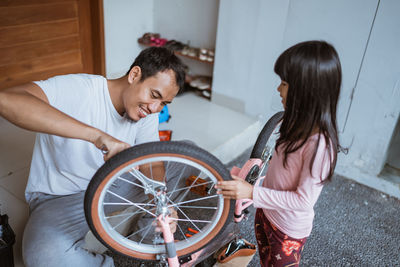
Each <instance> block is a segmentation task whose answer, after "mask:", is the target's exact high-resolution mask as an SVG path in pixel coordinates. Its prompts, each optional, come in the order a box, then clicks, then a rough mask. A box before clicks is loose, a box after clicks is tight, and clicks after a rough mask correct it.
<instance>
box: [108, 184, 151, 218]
mask: <svg viewBox="0 0 400 267" xmlns="http://www.w3.org/2000/svg"><path fill="white" fill-rule="evenodd" d="M107 192H108V193H110V194H112V195H114V196H116V197H118V198H120V199H122V200H125V201H126V202H128V203H130V204H132V205H134V206H135V207H137V208H139V209H141V210H143V211H145V212H147V213H149V214H150V215H152V216H154V217H156V215H155V214H153V213H152V212H150V211H148V210H146V209H144V208H142V207H140V206H139V205H138V204H137V203H133V202H132V201H129V200H128V199H126V198H124V197H121V196H120V195H118V194H116V193H114V192H111V191H110V190H107Z"/></svg>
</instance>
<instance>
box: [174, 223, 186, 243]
mask: <svg viewBox="0 0 400 267" xmlns="http://www.w3.org/2000/svg"><path fill="white" fill-rule="evenodd" d="M176 226H178V228H179V231H181V234H182V236H183V237H184V238H185V240H186V241H187V238H186V235H185V233H184V232H183V231H182V228H181V226H180V225H179V223H177V224H176Z"/></svg>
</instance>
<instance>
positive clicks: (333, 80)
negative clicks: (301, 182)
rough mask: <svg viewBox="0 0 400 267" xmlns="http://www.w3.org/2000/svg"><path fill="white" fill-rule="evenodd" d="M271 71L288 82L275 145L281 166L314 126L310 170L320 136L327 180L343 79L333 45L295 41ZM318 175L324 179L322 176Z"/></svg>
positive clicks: (336, 144) (334, 156)
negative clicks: (279, 149)
mask: <svg viewBox="0 0 400 267" xmlns="http://www.w3.org/2000/svg"><path fill="white" fill-rule="evenodd" d="M274 71H275V73H276V74H278V75H279V76H280V78H281V80H282V81H285V82H287V83H288V84H289V89H288V93H287V97H286V106H285V113H284V115H283V120H282V125H281V128H280V137H279V139H278V140H277V145H276V147H279V146H281V145H282V148H283V153H284V166H286V162H287V156H288V155H289V154H290V153H292V152H294V151H296V150H298V149H299V148H300V147H302V146H303V145H304V144H305V142H306V141H307V139H308V138H309V137H310V136H311V135H312V134H314V133H316V132H315V131H316V130H317V132H318V133H319V135H318V142H317V143H316V146H315V151H314V154H313V157H312V160H311V163H310V166H309V167H310V172H312V166H313V164H314V160H315V155H316V154H317V149H318V144H319V140H320V138H321V136H323V138H325V143H326V144H327V146H328V151H329V153H327V154H328V155H329V159H330V162H331V165H330V169H329V173H328V176H327V177H326V179H325V180H324V181H326V180H330V179H331V177H332V175H333V172H334V169H335V166H336V160H337V152H338V149H339V147H340V146H339V139H338V130H337V122H336V107H337V102H338V98H339V93H340V87H341V82H342V69H341V65H340V61H339V56H338V54H337V52H336V50H335V48H334V47H333V46H332V45H330V44H329V43H327V42H325V41H307V42H302V43H298V44H296V45H294V46H292V47H290V48H288V49H287V50H286V51H284V52H283V53H282V54H281V55H280V56H279V58H278V59H277V61H276V62H275V67H274ZM321 179H323V178H322V177H321Z"/></svg>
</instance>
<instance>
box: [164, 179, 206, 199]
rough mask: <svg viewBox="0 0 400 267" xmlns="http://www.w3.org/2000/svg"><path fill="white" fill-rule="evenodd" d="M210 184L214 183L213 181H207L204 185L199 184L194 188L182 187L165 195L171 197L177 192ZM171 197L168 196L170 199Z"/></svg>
mask: <svg viewBox="0 0 400 267" xmlns="http://www.w3.org/2000/svg"><path fill="white" fill-rule="evenodd" d="M211 183H214V182H213V181H209V182H205V183H201V184H196V185H194V186H192V185H190V186H186V187H182V188H179V189H176V190H175V191H170V192H168V193H167V195H168V194H171V195H172V194H173V193H175V192H178V191H182V190H185V189H188V188H189V190H190V189H191V188H194V187H198V186H202V185H206V184H211ZM171 195H170V197H171Z"/></svg>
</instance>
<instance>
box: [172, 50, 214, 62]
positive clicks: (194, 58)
mask: <svg viewBox="0 0 400 267" xmlns="http://www.w3.org/2000/svg"><path fill="white" fill-rule="evenodd" d="M174 53H175V54H176V55H178V56H182V57H187V58H190V59H193V60H197V61H200V62H204V63H207V64H211V65H214V60H213V61H208V60H201V59H200V58H198V57H193V56H189V55H184V54H182V52H180V51H174Z"/></svg>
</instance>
